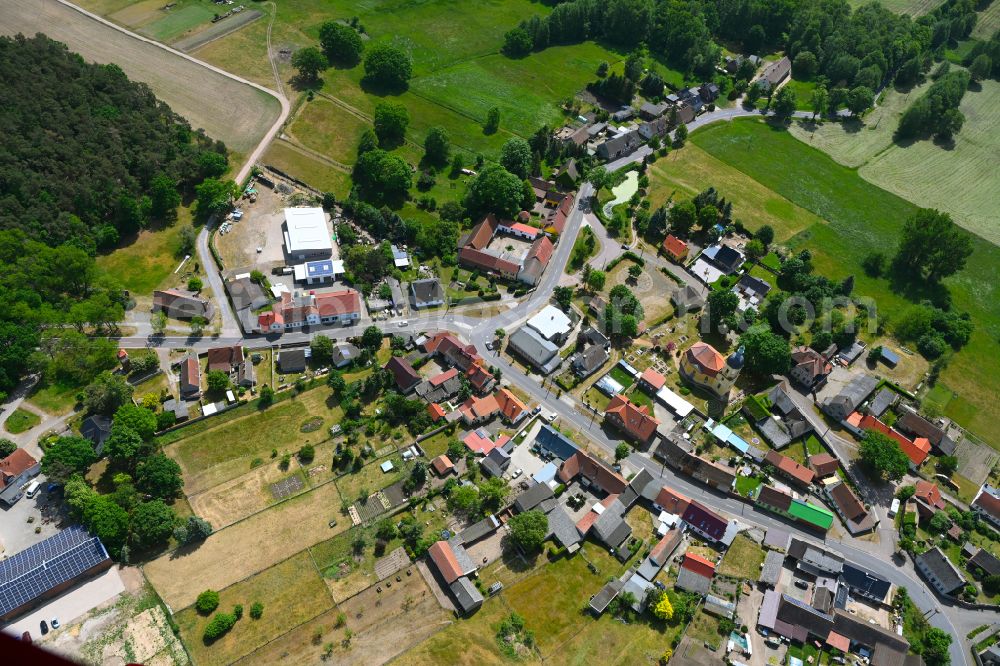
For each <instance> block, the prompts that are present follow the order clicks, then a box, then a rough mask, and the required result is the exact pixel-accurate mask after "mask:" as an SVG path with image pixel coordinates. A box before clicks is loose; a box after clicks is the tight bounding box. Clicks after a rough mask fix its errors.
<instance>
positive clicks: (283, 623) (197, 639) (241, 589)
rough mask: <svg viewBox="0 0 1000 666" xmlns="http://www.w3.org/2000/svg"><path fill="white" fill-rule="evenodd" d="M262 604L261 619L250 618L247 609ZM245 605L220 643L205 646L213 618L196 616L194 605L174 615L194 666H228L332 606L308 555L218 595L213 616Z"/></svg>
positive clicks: (280, 565)
mask: <svg viewBox="0 0 1000 666" xmlns="http://www.w3.org/2000/svg"><path fill="white" fill-rule="evenodd" d="M256 601H259V602H261V603H263V604H264V615H263V616H262V617H261V618H260V619H259V620H254V619H252V618H251V617H250V605H251V604H253V603H254V602H256ZM236 604H241V605H242V606H243V618H242V619H241V620H239V621H238V622H237V623H236V625H235V626H234V627H233V628H232V629H231V630H230V631H229V633H227V634H226V635H225V636H223V637H222V638H220V639H218V640H216V641H215V642H214V643H211V644H206V643H205V641H204V640H203V639H202V635H203V634H204V632H205V626H206V625H207V624H208V623H209V621H210V619H211V616H203V615H201V614H199V613H198V612H197V611H196V610H195V609H194V607H193V606H191V607H188V608H185V609H184V610H182V611H180V612H179V613H177V614H176V615H175V618H176V620H177V624H178V625H180V628H181V636H182V638H183V639H184V643H185V645H186V646H187V648H188V650H189V651H190V652H191V656H192V657H193V658H194V660H195V662H196V663H198V664H213V665H214V664H231V663H233V662H234V661H236V660H237V659H239V658H240V657H241V656H243V655H245V654H248V653H250V652H252V651H253V650H255V649H256V648H258V647H260V646H261V645H263V644H264V643H267V642H268V641H270V640H272V639H274V638H276V637H278V636H280V635H282V634H284V633H285V632H287V631H288V630H290V629H292V628H293V627H295V626H297V625H299V624H301V623H302V622H304V621H306V620H308V619H310V618H313V617H316V616H317V615H319V614H320V613H322V612H324V611H326V610H328V609H329V608H331V607H332V606H333V600H332V599H331V598H330V593H329V592H328V591H327V589H326V585H324V584H323V579H322V578H321V577H320V575H319V572H318V571H317V570H316V566H315V564H313V562H312V560H311V558H310V557H309V553H308V552H301V553H299V554H298V555H295V556H294V557H291V558H289V559H287V560H285V561H284V562H281V563H279V564H276V565H275V566H273V567H271V568H270V569H267V570H266V571H262V572H261V573H259V574H256V575H254V576H251V577H250V578H248V579H246V580H243V581H240V582H239V583H236V584H235V585H232V586H230V587H227V588H225V589H223V590H219V609H218V611H217V612H223V611H225V612H231V611H232V608H233V606H235V605H236Z"/></svg>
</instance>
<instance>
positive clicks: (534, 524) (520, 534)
mask: <svg viewBox="0 0 1000 666" xmlns="http://www.w3.org/2000/svg"><path fill="white" fill-rule="evenodd" d="M507 524H508V526H509V527H510V538H511V541H513V542H514V543H515V544H517V545H518V546H520V547H521V548H522V549H524V550H525V551H527V552H534V551H536V550H538V549H539V548H540V547H541V546H542V542H543V541H545V535H546V534H548V531H549V519H548V517H546V515H545V514H544V513H542V512H541V511H537V510H532V511H525V512H523V513H519V514H517V515H516V516H514V517H513V518H511V519H510V522H508V523H507Z"/></svg>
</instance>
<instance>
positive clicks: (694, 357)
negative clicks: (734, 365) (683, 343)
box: [684, 342, 726, 375]
mask: <svg viewBox="0 0 1000 666" xmlns="http://www.w3.org/2000/svg"><path fill="white" fill-rule="evenodd" d="M684 353H685V355H687V358H688V360H689V361H691V363H693V364H694V365H697V366H698V367H699V368H701V370H702V372H704V373H705V374H706V375H715V374H716V373H718V372H721V371H722V369H723V368H724V367H726V359H725V358H723V356H722V354H720V353H719V352H717V351H716V350H715V347H713V346H712V345H710V344H708V343H706V342H696V343H694V344H693V345H691V347H690V348H689V349H688V350H687V351H686V352H684Z"/></svg>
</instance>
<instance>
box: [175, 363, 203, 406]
mask: <svg viewBox="0 0 1000 666" xmlns="http://www.w3.org/2000/svg"><path fill="white" fill-rule="evenodd" d="M180 394H181V398H183V399H184V400H197V399H198V398H199V397H201V365H199V363H198V357H197V355H195V354H190V355H188V356H187V357H186V358H185V359H184V360H183V361H181V362H180Z"/></svg>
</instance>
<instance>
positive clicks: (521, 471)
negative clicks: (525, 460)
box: [510, 467, 524, 479]
mask: <svg viewBox="0 0 1000 666" xmlns="http://www.w3.org/2000/svg"><path fill="white" fill-rule="evenodd" d="M522 474H524V470H523V469H521V468H520V467H518V468H517V469H515V470H514V473H513V474H511V475H510V478H512V479H516V478H517V477H519V476H521V475H522Z"/></svg>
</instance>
